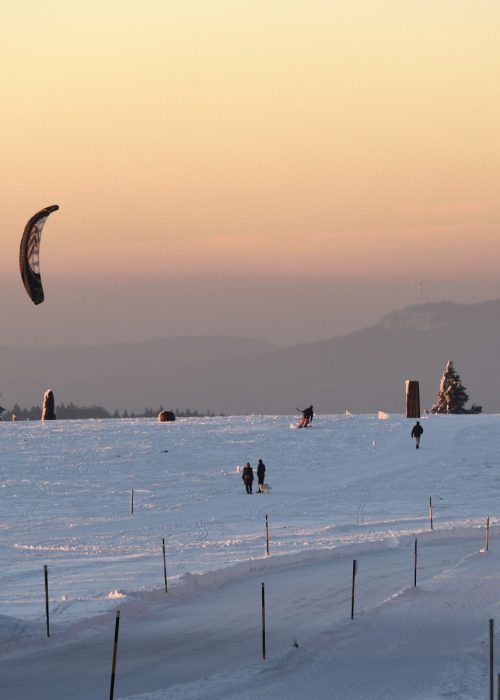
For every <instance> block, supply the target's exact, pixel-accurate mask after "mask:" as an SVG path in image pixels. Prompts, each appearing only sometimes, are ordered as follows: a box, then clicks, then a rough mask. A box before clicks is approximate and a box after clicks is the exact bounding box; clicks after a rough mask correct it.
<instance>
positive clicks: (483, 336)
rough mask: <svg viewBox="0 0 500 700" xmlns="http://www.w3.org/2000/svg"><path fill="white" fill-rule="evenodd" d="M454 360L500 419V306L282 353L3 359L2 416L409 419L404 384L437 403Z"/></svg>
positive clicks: (185, 341) (413, 320)
mask: <svg viewBox="0 0 500 700" xmlns="http://www.w3.org/2000/svg"><path fill="white" fill-rule="evenodd" d="M448 360H453V361H454V364H455V368H456V369H457V371H458V372H459V373H460V375H461V377H462V380H463V383H464V385H465V386H466V388H467V390H468V392H469V395H470V399H471V401H472V402H475V403H479V404H481V405H482V406H483V410H484V411H485V412H498V411H500V391H499V388H500V386H499V379H498V376H499V372H498V368H499V366H500V362H499V360H500V300H494V301H488V302H483V303H480V304H473V305H468V304H454V303H451V302H442V303H439V304H430V303H429V304H422V305H419V306H413V307H408V308H406V309H402V310H399V311H395V312H393V313H390V314H388V315H387V316H385V317H384V318H382V319H381V321H380V322H379V323H377V324H375V325H373V326H370V327H368V328H364V329H362V330H359V331H356V332H355V333H350V334H348V335H345V336H341V337H335V338H332V339H331V340H326V341H319V342H312V343H308V344H302V345H295V346H293V347H287V348H277V347H273V346H272V345H270V344H268V343H265V342H262V341H259V340H255V339H248V338H220V337H219V338H167V339H164V340H158V341H152V342H144V343H136V344H121V345H108V346H101V347H92V348H55V349H50V348H44V349H34V348H30V349H26V348H21V349H11V348H0V391H1V392H2V404H3V405H4V406H5V407H7V408H10V407H11V406H12V405H13V404H14V402H17V403H19V404H20V405H32V404H33V403H39V402H40V401H41V396H42V395H43V392H44V390H45V389H47V388H51V389H53V390H54V393H55V397H56V401H74V402H75V403H79V404H85V405H92V404H97V405H100V406H104V407H105V408H106V410H107V411H110V412H112V411H114V410H115V409H118V410H119V411H120V412H122V411H124V410H125V409H127V410H129V411H136V412H141V411H142V410H143V407H144V406H159V405H163V406H169V407H172V406H173V407H175V406H196V407H198V408H201V409H205V408H210V409H211V410H212V411H214V412H215V413H220V412H223V413H224V414H226V415H228V414H244V413H271V414H272V413H282V414H290V413H294V412H295V411H296V407H297V406H299V407H302V406H303V405H309V404H310V403H313V404H314V406H315V409H316V410H317V411H319V412H321V413H339V412H344V411H346V410H348V411H351V412H355V413H364V412H374V411H377V410H385V411H392V412H395V411H399V412H400V411H403V410H404V380H405V379H418V380H419V381H420V383H421V398H422V406H423V407H427V408H430V406H431V405H432V403H433V402H434V400H435V398H436V396H437V391H438V386H439V379H440V377H441V375H442V373H443V370H444V367H445V365H446V362H447V361H448Z"/></svg>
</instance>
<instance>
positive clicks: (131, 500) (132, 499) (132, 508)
mask: <svg viewBox="0 0 500 700" xmlns="http://www.w3.org/2000/svg"><path fill="white" fill-rule="evenodd" d="M130 510H131V512H132V515H133V514H134V489H132V495H131V496H130Z"/></svg>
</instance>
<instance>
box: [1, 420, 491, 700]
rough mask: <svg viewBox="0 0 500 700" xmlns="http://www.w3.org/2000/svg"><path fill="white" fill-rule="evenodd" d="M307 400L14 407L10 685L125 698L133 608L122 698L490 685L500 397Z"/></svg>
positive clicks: (230, 699)
mask: <svg viewBox="0 0 500 700" xmlns="http://www.w3.org/2000/svg"><path fill="white" fill-rule="evenodd" d="M291 420H293V418H291V417H290V416H288V417H285V416H279V417H277V416H271V417H269V416H267V417H266V416H248V417H233V418H211V419H208V418H207V419H183V420H179V421H176V422H175V423H163V424H159V423H156V422H154V421H151V420H142V419H138V420H107V421H56V422H49V423H31V422H26V423H0V439H1V444H2V460H1V463H0V499H1V500H0V504H1V507H0V534H1V538H0V606H1V608H0V613H1V614H0V697H1V698H2V700H4V699H7V700H9V699H11V698H12V699H14V698H15V699H21V698H22V699H24V698H31V697H36V698H37V699H39V700H46V699H47V700H48V699H49V698H50V699H51V700H54V699H58V698H60V699H61V700H63V699H64V700H66V699H68V698H74V699H75V700H83V699H86V700H90V699H93V698H96V699H97V698H102V697H108V696H109V682H110V670H111V655H112V642H113V634H114V620H115V610H116V609H117V608H119V609H120V611H121V622H120V639H119V649H118V664H117V678H116V685H115V698H132V697H133V698H134V700H139V699H140V700H167V698H176V699H179V700H198V699H200V700H201V698H204V699H206V698H208V699H211V698H213V699H215V698H221V699H225V700H235V699H236V698H239V699H240V700H247V699H248V700H250V699H251V698H252V699H253V698H264V697H266V698H268V697H270V696H272V697H273V699H274V700H281V698H283V699H284V698H287V699H289V700H299V698H300V699H302V698H308V697H311V698H318V699H320V700H321V699H322V698H325V699H326V698H332V697H342V698H343V699H344V700H357V699H361V698H371V699H377V698H380V700H382V699H384V700H390V699H392V698H398V699H399V698H402V697H404V698H418V699H421V700H433V699H436V700H437V699H438V698H440V699H442V698H457V699H459V700H469V699H472V698H478V697H488V682H489V678H488V645H487V641H488V620H489V619H490V618H494V617H495V614H496V612H497V611H498V606H499V605H500V554H499V553H498V552H497V549H500V548H499V547H498V535H497V532H498V527H497V523H498V500H499V499H498V497H499V492H500V475H499V473H498V466H499V465H498V454H499V452H500V417H499V416H429V417H426V418H424V419H422V421H421V422H422V424H423V427H424V430H425V432H424V435H423V438H422V443H421V449H420V450H418V451H417V450H415V446H414V441H412V440H411V439H410V436H409V434H410V431H411V427H412V425H413V423H414V421H410V420H407V419H406V418H403V417H402V416H387V414H383V420H380V419H379V418H378V417H377V416H351V415H350V414H345V415H342V416H319V417H317V418H315V421H314V423H313V426H312V427H311V428H310V429H308V430H290V425H291V423H290V421H291ZM292 425H294V423H292ZM259 458H262V459H263V460H264V462H265V463H266V465H267V475H266V476H267V479H266V481H267V482H268V483H269V484H270V485H271V487H272V490H271V492H270V493H266V494H255V493H254V494H253V495H252V496H248V495H246V494H245V490H244V486H243V482H242V480H241V474H240V473H239V467H241V466H242V465H243V464H245V462H247V461H250V463H251V464H252V465H253V466H254V467H255V466H256V464H257V461H258V459H259ZM255 483H256V482H254V484H255ZM132 489H133V490H134V513H133V514H132V513H131V491H132ZM430 496H432V504H433V516H434V529H433V530H432V531H431V529H430V523H429V517H428V506H429V497H430ZM266 514H267V515H268V517H269V546H270V556H269V557H267V556H266V550H265V515H266ZM488 515H489V516H490V517H491V524H492V529H491V533H490V548H489V551H487V552H486V551H484V546H485V527H484V526H485V521H486V516H488ZM163 538H164V539H165V546H166V553H167V567H168V584H169V591H168V593H166V592H165V590H164V582H163V560H162V539H163ZM415 538H418V585H417V587H416V588H415V587H414V586H413V552H414V542H415ZM353 559H356V560H357V562H358V573H357V578H356V606H355V617H354V620H353V621H351V619H350V612H351V575H352V562H353ZM44 565H47V566H48V572H49V597H50V611H51V637H50V639H47V637H46V631H45V598H44V580H43V566H44ZM262 583H265V593H266V651H267V654H266V656H267V658H266V660H265V661H264V660H263V659H262V649H261V638H262V632H261V584H262Z"/></svg>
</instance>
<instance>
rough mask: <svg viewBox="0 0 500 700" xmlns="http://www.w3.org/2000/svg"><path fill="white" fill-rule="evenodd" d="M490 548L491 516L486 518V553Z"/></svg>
mask: <svg viewBox="0 0 500 700" xmlns="http://www.w3.org/2000/svg"><path fill="white" fill-rule="evenodd" d="M489 546H490V516H489V515H488V517H487V518H486V551H488V548H489Z"/></svg>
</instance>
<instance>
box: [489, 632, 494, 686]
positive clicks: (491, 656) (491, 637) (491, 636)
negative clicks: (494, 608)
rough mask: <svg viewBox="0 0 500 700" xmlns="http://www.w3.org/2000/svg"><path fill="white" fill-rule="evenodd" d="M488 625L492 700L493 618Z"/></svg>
mask: <svg viewBox="0 0 500 700" xmlns="http://www.w3.org/2000/svg"><path fill="white" fill-rule="evenodd" d="M489 627H490V700H494V698H493V693H494V679H493V620H490V621H489Z"/></svg>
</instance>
